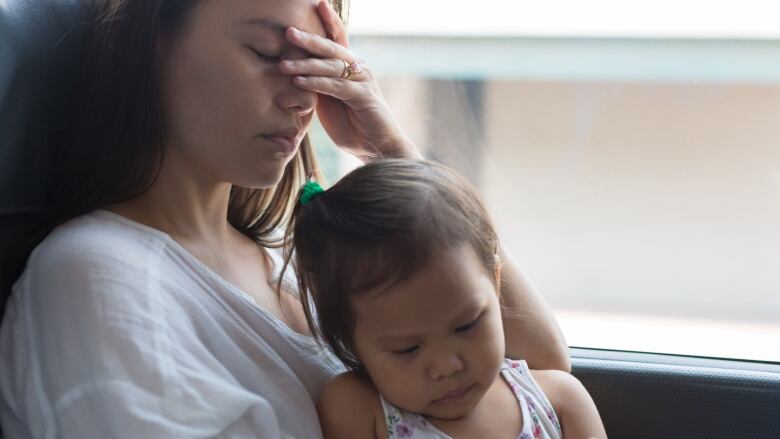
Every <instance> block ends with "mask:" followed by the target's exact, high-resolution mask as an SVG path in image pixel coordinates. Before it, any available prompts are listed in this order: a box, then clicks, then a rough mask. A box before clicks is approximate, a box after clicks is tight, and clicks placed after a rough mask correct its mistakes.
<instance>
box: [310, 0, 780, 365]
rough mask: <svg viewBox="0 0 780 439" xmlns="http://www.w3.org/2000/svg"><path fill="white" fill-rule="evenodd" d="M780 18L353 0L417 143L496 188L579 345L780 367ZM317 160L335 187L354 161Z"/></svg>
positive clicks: (616, 1) (682, 5) (666, 1)
mask: <svg viewBox="0 0 780 439" xmlns="http://www.w3.org/2000/svg"><path fill="white" fill-rule="evenodd" d="M779 13H780V4H778V3H777V2H776V1H758V0H743V1H739V2H737V1H712V0H711V1H701V0H695V1H694V0H654V1H645V0H642V1H638V0H629V1H626V0H622V1H620V0H594V1H589V2H578V1H573V0H570V1H562V0H557V1H555V0H552V1H544V2H530V1H526V0H482V1H480V2H457V1H444V0H423V1H412V0H395V1H385V0H381V1H380V0H352V2H351V15H350V22H349V28H350V31H351V32H352V44H353V47H354V49H355V51H356V52H357V53H358V54H359V55H361V56H362V57H363V58H364V59H365V60H366V62H367V64H368V65H370V66H371V67H372V69H373V70H374V71H375V73H376V74H377V75H378V76H379V78H380V82H381V84H382V86H383V92H384V93H385V97H386V99H387V100H388V102H389V103H390V105H391V106H392V107H393V109H394V113H395V115H396V116H397V118H398V119H399V121H400V123H401V125H402V126H403V127H404V128H405V129H406V131H407V134H408V135H409V136H410V137H411V138H412V139H413V140H414V141H415V142H416V143H417V145H418V146H419V147H420V149H421V150H422V151H423V153H424V154H425V155H426V157H428V158H432V159H435V160H439V161H441V162H444V163H446V164H448V165H450V166H453V167H455V168H456V169H458V170H459V171H461V172H462V173H464V174H465V175H466V176H467V177H468V178H469V179H471V181H472V182H473V183H474V184H475V185H476V186H477V188H478V189H479V190H480V192H481V193H482V194H483V196H484V198H485V200H486V201H487V203H488V206H489V208H490V209H491V211H492V213H493V216H494V218H495V220H496V222H497V225H498V227H499V231H500V234H501V237H502V241H503V245H504V246H505V247H506V248H507V249H508V251H509V252H510V253H511V254H512V255H513V256H514V257H515V259H516V260H517V261H518V262H519V263H520V265H521V266H522V268H523V269H524V270H525V272H526V273H527V274H528V276H529V277H530V278H531V280H532V281H533V283H534V285H535V287H536V289H537V290H539V291H540V292H541V293H542V294H543V296H544V297H545V298H546V300H547V301H548V302H549V303H550V304H551V306H552V307H553V309H554V311H555V312H556V315H557V317H558V319H559V322H560V324H561V326H562V328H563V330H564V332H565V335H566V337H567V340H568V342H569V344H570V345H571V346H577V347H591V348H604V349H617V350H631V351H645V352H659V353H673V354H683V355H697V356H708V357H722V358H739V359H752V360H764V361H780V147H779V145H780V123H778V121H780V21H778V20H777V17H778V15H780V14H779ZM316 140H317V143H319V144H322V143H323V142H325V138H324V136H323V135H322V134H321V133H320V135H319V136H318V138H317V139H316ZM320 151H321V156H322V158H321V161H322V162H323V166H324V167H325V170H326V173H327V175H328V176H329V178H330V179H331V180H332V179H335V178H337V176H338V175H340V174H341V173H343V172H345V171H346V170H348V169H349V168H351V167H353V166H355V163H354V162H353V161H350V160H349V159H348V158H347V157H345V156H342V155H338V154H337V153H335V152H333V149H329V148H322V149H321V150H320Z"/></svg>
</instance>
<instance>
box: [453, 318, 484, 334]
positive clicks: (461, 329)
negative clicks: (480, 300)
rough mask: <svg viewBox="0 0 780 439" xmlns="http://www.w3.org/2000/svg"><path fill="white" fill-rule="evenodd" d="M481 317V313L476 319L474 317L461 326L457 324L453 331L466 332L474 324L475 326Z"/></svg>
mask: <svg viewBox="0 0 780 439" xmlns="http://www.w3.org/2000/svg"><path fill="white" fill-rule="evenodd" d="M481 318H482V314H480V315H479V317H477V318H476V319H474V320H473V321H471V322H470V323H467V324H465V325H462V326H458V327H457V328H455V332H467V331H469V330H470V329H473V328H474V327H475V326H477V323H479V320H480V319H481Z"/></svg>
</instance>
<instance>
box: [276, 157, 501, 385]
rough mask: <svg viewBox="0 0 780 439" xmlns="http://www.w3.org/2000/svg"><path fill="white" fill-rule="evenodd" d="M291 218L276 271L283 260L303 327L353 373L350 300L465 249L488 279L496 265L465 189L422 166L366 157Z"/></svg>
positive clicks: (475, 203) (481, 209)
mask: <svg viewBox="0 0 780 439" xmlns="http://www.w3.org/2000/svg"><path fill="white" fill-rule="evenodd" d="M292 215H293V216H292V223H291V226H290V227H289V228H288V230H287V242H289V243H290V244H291V245H290V246H289V247H288V253H287V257H286V264H285V266H286V265H287V263H289V262H290V260H291V259H292V261H293V263H294V265H295V267H296V271H297V273H298V284H299V289H300V294H301V300H302V302H303V308H304V310H305V312H306V319H307V321H308V323H309V327H310V328H311V330H312V332H313V333H314V335H315V336H316V337H317V338H318V339H320V340H324V341H325V342H326V343H328V344H329V345H330V346H331V348H332V349H333V351H334V353H335V354H336V356H337V357H338V358H339V359H341V361H343V362H344V364H345V365H346V366H347V367H349V368H350V369H352V370H356V371H360V370H362V367H361V363H360V361H359V359H358V358H357V356H356V355H355V352H354V349H353V343H352V340H353V339H352V335H353V331H354V323H355V316H354V310H353V308H352V305H351V302H350V297H351V296H353V295H356V294H365V293H368V292H377V291H382V290H384V289H386V288H388V287H391V286H392V285H394V284H396V283H399V282H402V281H404V280H406V279H408V278H409V277H411V276H412V275H414V274H415V273H416V272H417V271H418V270H420V269H421V268H423V267H424V266H425V265H426V264H427V263H428V262H430V261H431V260H432V259H433V258H435V257H437V255H439V254H441V253H442V252H443V251H446V250H450V249H453V248H457V247H460V246H461V245H464V244H468V245H470V246H471V248H473V250H474V252H475V253H476V255H477V257H478V258H479V261H480V262H481V263H482V265H483V266H484V268H485V270H486V272H487V273H489V274H490V275H491V276H492V274H493V273H494V270H495V268H496V264H498V263H499V262H498V259H497V258H496V254H497V252H498V239H497V237H496V232H495V230H494V227H493V225H492V223H491V220H490V217H489V215H488V213H487V210H486V209H485V206H484V205H483V204H482V202H481V201H480V199H479V196H478V195H477V193H476V191H475V190H474V188H473V187H472V186H471V185H470V184H469V183H468V181H466V179H465V178H463V177H462V176H460V175H458V174H457V173H456V172H455V171H453V170H451V169H449V168H447V167H446V166H443V165H440V164H437V163H434V162H430V161H424V160H406V159H383V160H377V161H373V162H371V163H368V164H366V165H364V166H362V167H360V168H358V169H356V170H354V171H352V172H351V173H349V174H347V175H346V176H345V177H343V178H342V179H341V180H339V181H338V182H337V183H336V184H334V185H333V187H331V188H330V189H328V190H327V191H324V192H321V193H319V194H317V195H316V196H315V197H314V198H312V199H311V200H310V201H309V202H308V203H306V204H303V203H300V202H299V203H297V204H296V206H295V208H294V210H293V214H292ZM496 287H497V288H498V285H497V286H496ZM311 301H313V304H312V303H311ZM312 305H314V308H316V310H314V309H312Z"/></svg>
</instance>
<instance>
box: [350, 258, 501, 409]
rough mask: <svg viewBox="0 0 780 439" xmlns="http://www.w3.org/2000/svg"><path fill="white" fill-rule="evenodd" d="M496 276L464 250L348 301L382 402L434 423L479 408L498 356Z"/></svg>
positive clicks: (359, 350)
mask: <svg viewBox="0 0 780 439" xmlns="http://www.w3.org/2000/svg"><path fill="white" fill-rule="evenodd" d="M494 276H495V274H494V273H489V274H488V273H486V272H485V269H484V268H483V266H482V265H481V264H480V263H479V261H478V259H477V256H476V254H475V253H474V251H473V250H472V249H471V247H470V246H468V245H464V246H463V247H460V248H457V249H453V250H449V251H447V252H445V253H443V254H442V255H441V256H440V257H438V258H436V260H434V261H432V262H431V263H430V264H428V266H426V267H425V268H423V269H422V270H420V271H419V272H417V273H416V274H415V275H414V276H412V277H411V278H410V279H409V280H407V281H404V282H403V283H401V284H398V285H395V286H393V287H391V288H390V289H388V290H386V291H383V292H380V293H376V294H367V295H363V296H357V297H356V298H354V299H353V301H352V304H353V306H354V309H355V314H356V320H355V333H354V344H355V349H356V354H357V355H358V357H359V358H360V361H361V362H362V363H363V365H364V366H365V367H366V370H367V371H368V374H369V375H370V376H371V379H372V381H373V382H374V385H375V386H376V387H377V390H378V391H379V392H380V393H381V394H382V395H383V396H384V397H385V399H387V400H388V401H389V402H391V403H392V404H393V405H395V406H397V407H399V408H401V409H404V410H406V411H410V412H414V413H420V414H423V415H426V416H431V417H434V418H440V419H455V418H458V417H461V416H463V415H465V414H466V413H468V411H469V410H471V409H472V408H473V407H474V406H475V405H476V404H477V402H479V400H480V399H481V398H482V396H483V395H484V394H485V392H486V391H487V390H488V389H489V388H490V386H491V385H492V384H493V382H494V381H495V380H496V379H498V375H499V372H500V367H501V362H502V360H503V358H504V333H503V329H502V326H501V309H500V306H499V301H498V295H497V294H496V287H495V284H494V282H493V280H494Z"/></svg>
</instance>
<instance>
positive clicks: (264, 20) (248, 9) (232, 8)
mask: <svg viewBox="0 0 780 439" xmlns="http://www.w3.org/2000/svg"><path fill="white" fill-rule="evenodd" d="M208 3H211V5H209V6H208V8H217V9H219V13H220V14H221V15H223V16H224V17H225V18H226V19H228V20H229V21H230V22H231V23H232V24H235V25H237V26H242V27H244V26H248V27H252V26H259V27H263V28H266V29H271V30H278V31H284V29H286V28H287V27H288V26H295V27H297V28H299V29H302V30H305V31H307V32H312V33H315V34H318V35H320V36H326V35H325V30H324V28H323V25H322V22H321V20H320V17H319V14H318V13H317V4H318V3H319V0H209V1H208Z"/></svg>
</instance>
